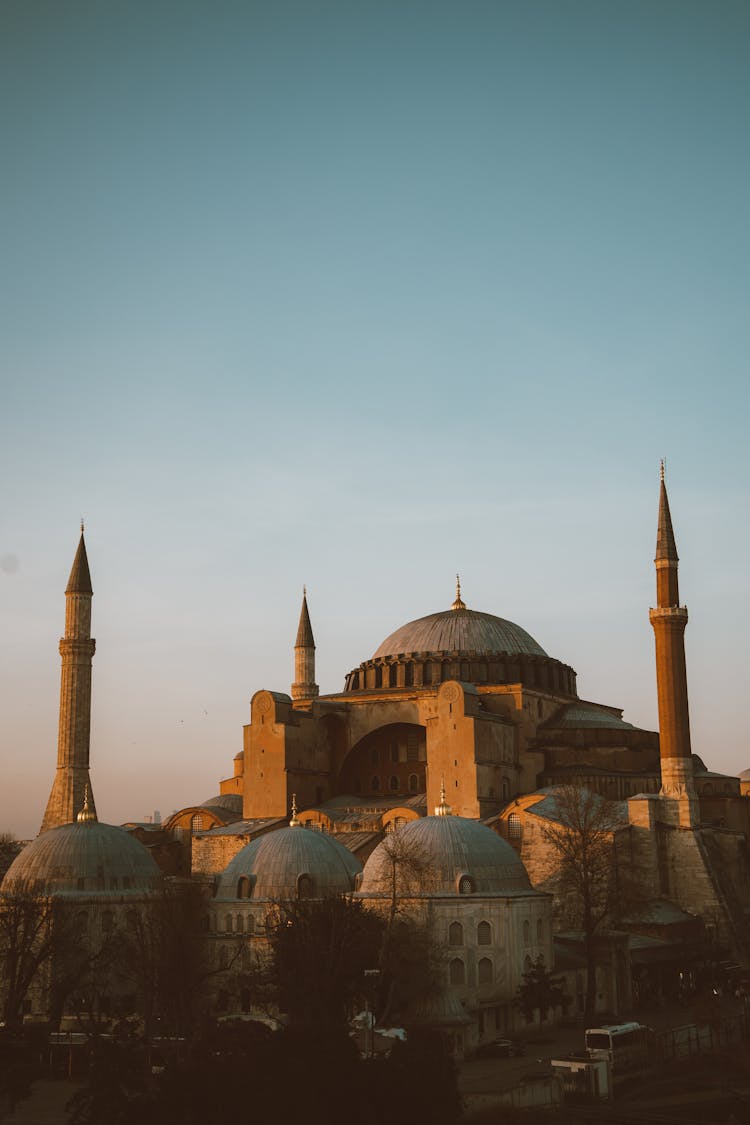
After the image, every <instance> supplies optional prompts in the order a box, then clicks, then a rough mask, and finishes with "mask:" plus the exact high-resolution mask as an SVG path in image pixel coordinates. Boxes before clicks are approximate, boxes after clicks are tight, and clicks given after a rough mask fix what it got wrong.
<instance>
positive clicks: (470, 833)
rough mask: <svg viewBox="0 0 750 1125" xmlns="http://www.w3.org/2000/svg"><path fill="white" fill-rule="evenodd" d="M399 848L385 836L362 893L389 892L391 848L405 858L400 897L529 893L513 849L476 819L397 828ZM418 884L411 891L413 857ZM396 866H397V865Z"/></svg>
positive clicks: (430, 819)
mask: <svg viewBox="0 0 750 1125" xmlns="http://www.w3.org/2000/svg"><path fill="white" fill-rule="evenodd" d="M394 836H397V837H398V844H396V845H393V844H392V843H391V840H392V837H387V838H386V839H385V840H383V841H382V843H380V844H378V846H377V848H375V851H374V852H373V853H372V855H371V856H370V858H369V859H368V860H367V863H366V864H365V871H364V875H363V877H362V886H361V890H362V892H363V893H369V894H385V893H390V890H389V881H392V874H391V872H392V869H393V860H392V855H393V852H392V848H393V847H394V846H395V847H396V848H397V849H398V852H397V854H399V853H400V854H402V855H404V857H405V862H404V863H403V865H402V871H401V873H399V874H397V879H399V881H400V882H401V883H402V884H403V885H402V886H401V887H400V889H399V893H401V894H406V895H408V894H416V895H423V894H438V895H444V894H471V893H476V894H485V895H486V894H503V895H504V894H509V893H512V892H514V891H528V890H530V889H531V884H530V883H529V877H528V875H527V874H526V868H525V867H524V865H523V863H522V862H521V860H520V859H519V857H518V855H517V854H516V852H515V851H514V850H513V848H512V847H511V846H510V844H509V843H508V842H507V841H506V840H503V839H501V838H500V837H499V836H498V835H497V834H496V833H495V832H493V831H492V829H491V828H487V827H486V826H485V825H484V824H480V823H479V821H478V820H468V819H466V818H465V817H462V816H425V817H421V818H420V819H419V820H412V821H410V822H409V823H408V824H404V825H403V826H402V827H401V828H399V829H398V831H397V833H395V834H394ZM410 857H413V860H414V864H413V867H412V871H413V869H414V868H419V867H422V866H424V869H425V870H424V871H423V872H422V873H420V874H417V873H416V872H414V873H413V874H412V879H413V881H414V883H415V884H416V889H415V887H414V886H412V887H409V885H408V884H409V882H410V881H411V880H410V874H409V858H410ZM397 866H398V862H397Z"/></svg>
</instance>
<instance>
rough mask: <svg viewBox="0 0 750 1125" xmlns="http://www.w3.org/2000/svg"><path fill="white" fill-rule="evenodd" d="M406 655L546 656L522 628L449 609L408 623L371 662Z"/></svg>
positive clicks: (487, 615)
mask: <svg viewBox="0 0 750 1125" xmlns="http://www.w3.org/2000/svg"><path fill="white" fill-rule="evenodd" d="M407 652H476V653H487V654H489V653H495V652H504V653H509V654H512V655H513V654H522V653H523V654H526V655H529V656H546V655H547V653H546V652H545V651H544V649H543V648H542V646H541V645H540V644H538V643H537V642H536V641H535V640H534V638H533V637H532V636H531V635H530V634H529V633H527V632H526V630H525V629H522V628H521V626H520V625H515V624H514V623H513V622H512V621H506V620H505V619H504V618H502V617H494V616H493V614H491V613H480V612H479V611H478V610H475V609H446V610H443V611H442V612H441V613H430V614H428V616H427V617H419V618H417V620H416V621H409V622H408V623H407V624H406V625H402V626H401V628H400V629H396V631H395V633H391V634H390V636H388V637H386V638H385V640H384V641H383V643H382V644H381V645H380V646H379V647H378V648H377V649H376V651H375V653H374V654H373V657H372V658H373V660H376V659H378V657H385V656H398V655H400V654H401V653H407Z"/></svg>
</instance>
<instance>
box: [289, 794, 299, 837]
mask: <svg viewBox="0 0 750 1125" xmlns="http://www.w3.org/2000/svg"><path fill="white" fill-rule="evenodd" d="M289 827H290V828H299V821H298V820H297V794H296V793H292V819H291V820H290V821H289Z"/></svg>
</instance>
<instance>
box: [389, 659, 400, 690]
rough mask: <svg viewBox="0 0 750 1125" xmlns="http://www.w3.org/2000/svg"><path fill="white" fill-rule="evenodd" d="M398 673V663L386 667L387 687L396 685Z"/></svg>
mask: <svg viewBox="0 0 750 1125" xmlns="http://www.w3.org/2000/svg"><path fill="white" fill-rule="evenodd" d="M397 675H398V664H391V666H390V668H389V669H388V687H396V676H397Z"/></svg>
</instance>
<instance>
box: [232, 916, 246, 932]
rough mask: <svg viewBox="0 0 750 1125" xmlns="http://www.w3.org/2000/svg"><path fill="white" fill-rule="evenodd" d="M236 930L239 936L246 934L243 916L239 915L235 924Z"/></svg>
mask: <svg viewBox="0 0 750 1125" xmlns="http://www.w3.org/2000/svg"><path fill="white" fill-rule="evenodd" d="M234 928H235V930H236V931H237V933H238V934H241V933H244V931H245V919H244V918H243V917H242V915H241V914H238V915H237V917H236V919H235V923H234Z"/></svg>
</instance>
